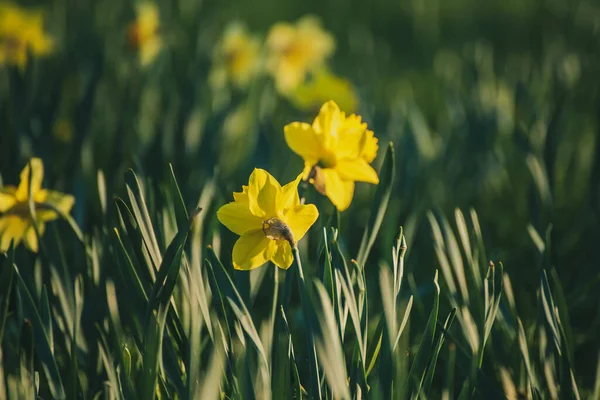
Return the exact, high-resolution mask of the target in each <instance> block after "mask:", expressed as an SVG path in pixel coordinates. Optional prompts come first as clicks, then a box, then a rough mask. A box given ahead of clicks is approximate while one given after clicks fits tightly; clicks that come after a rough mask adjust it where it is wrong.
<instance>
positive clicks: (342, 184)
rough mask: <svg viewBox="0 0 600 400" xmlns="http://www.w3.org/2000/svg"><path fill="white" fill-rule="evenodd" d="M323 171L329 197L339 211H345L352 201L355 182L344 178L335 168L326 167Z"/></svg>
mask: <svg viewBox="0 0 600 400" xmlns="http://www.w3.org/2000/svg"><path fill="white" fill-rule="evenodd" d="M321 172H322V173H323V179H324V181H325V193H326V194H327V197H329V200H331V202H332V203H333V205H334V206H335V207H336V208H337V209H338V210H339V211H344V210H345V209H347V208H348V207H349V206H350V203H352V196H354V182H353V181H347V180H343V179H342V178H341V177H340V175H339V174H338V172H337V171H336V170H333V169H329V168H325V169H322V170H321Z"/></svg>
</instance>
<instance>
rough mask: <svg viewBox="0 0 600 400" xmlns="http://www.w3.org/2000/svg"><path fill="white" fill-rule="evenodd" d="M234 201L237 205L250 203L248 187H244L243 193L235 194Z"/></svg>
mask: <svg viewBox="0 0 600 400" xmlns="http://www.w3.org/2000/svg"><path fill="white" fill-rule="evenodd" d="M233 200H235V201H236V202H237V203H248V186H247V185H244V186H242V191H241V192H233Z"/></svg>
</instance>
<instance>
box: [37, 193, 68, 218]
mask: <svg viewBox="0 0 600 400" xmlns="http://www.w3.org/2000/svg"><path fill="white" fill-rule="evenodd" d="M38 194H44V196H36V199H35V201H36V202H39V203H42V205H41V206H39V207H38V208H37V209H36V214H37V215H36V216H37V218H38V219H39V220H40V221H51V220H53V219H57V218H59V217H60V216H59V215H58V214H57V213H56V212H55V211H54V210H53V209H49V208H48V207H44V204H48V205H51V206H53V207H54V208H56V209H57V210H58V211H60V212H61V214H64V215H69V214H70V213H71V208H73V204H74V203H75V197H73V196H71V195H70V194H64V193H60V192H55V191H52V190H43V189H42V190H40V191H39V192H38Z"/></svg>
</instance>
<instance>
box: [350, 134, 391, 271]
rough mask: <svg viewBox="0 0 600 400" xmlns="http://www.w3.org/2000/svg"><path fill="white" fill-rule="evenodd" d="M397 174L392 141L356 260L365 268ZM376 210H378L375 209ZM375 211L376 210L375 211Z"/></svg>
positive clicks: (388, 147)
mask: <svg viewBox="0 0 600 400" xmlns="http://www.w3.org/2000/svg"><path fill="white" fill-rule="evenodd" d="M395 174H396V156H395V154H394V145H393V143H392V142H390V143H389V144H388V146H387V151H386V153H385V158H384V160H383V164H382V165H381V169H380V171H379V184H378V185H377V191H376V192H375V198H374V199H373V203H372V204H376V207H374V208H372V209H371V214H370V216H369V222H368V223H367V227H366V229H365V232H364V234H363V237H362V241H361V245H360V249H359V251H358V255H357V256H356V260H357V262H358V265H360V266H361V267H363V268H364V265H365V263H366V262H367V258H368V257H369V253H370V252H371V248H372V247H373V244H374V243H375V239H376V238H377V234H378V233H379V228H381V224H382V223H383V218H384V216H385V212H386V210H387V206H388V203H389V201H390V197H391V195H392V189H393V187H394V177H395ZM375 210H376V211H375ZM373 211H375V212H373Z"/></svg>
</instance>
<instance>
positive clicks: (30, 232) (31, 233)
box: [23, 222, 45, 253]
mask: <svg viewBox="0 0 600 400" xmlns="http://www.w3.org/2000/svg"><path fill="white" fill-rule="evenodd" d="M44 226H45V225H44V223H43V222H38V225H37V227H38V232H39V233H40V236H42V235H43V234H44ZM23 239H24V240H23V243H24V244H25V247H27V248H28V249H29V250H31V251H32V252H34V253H37V252H38V249H39V243H38V237H37V234H36V233H35V228H34V227H33V225H29V227H28V228H27V229H26V230H25V232H24V234H23Z"/></svg>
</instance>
